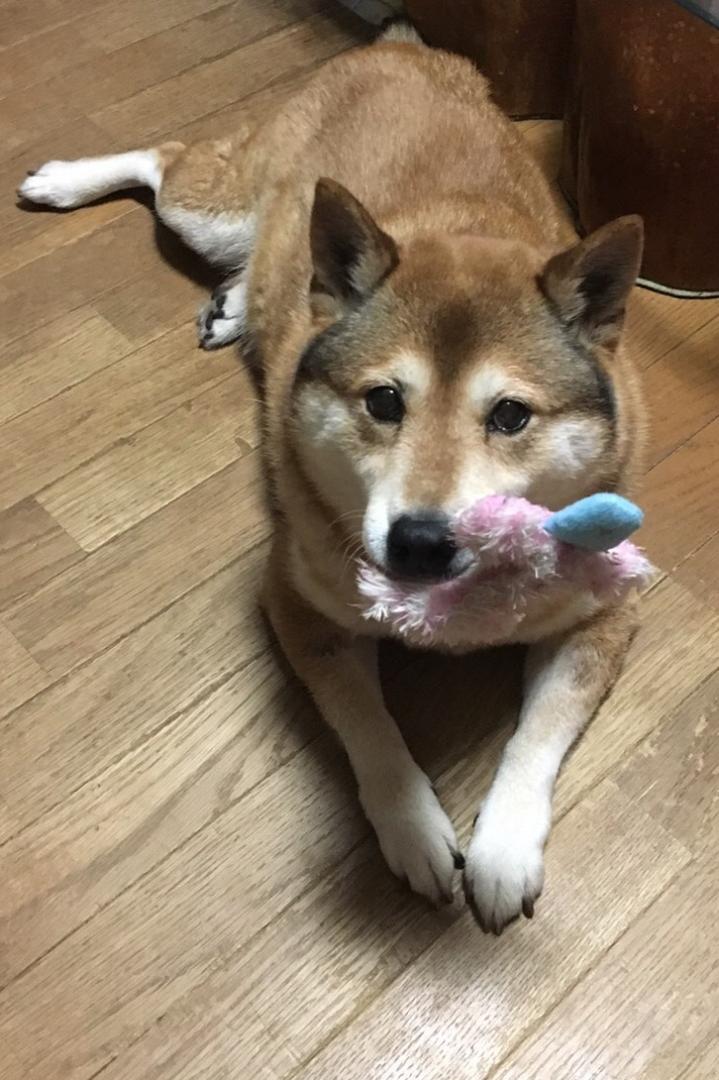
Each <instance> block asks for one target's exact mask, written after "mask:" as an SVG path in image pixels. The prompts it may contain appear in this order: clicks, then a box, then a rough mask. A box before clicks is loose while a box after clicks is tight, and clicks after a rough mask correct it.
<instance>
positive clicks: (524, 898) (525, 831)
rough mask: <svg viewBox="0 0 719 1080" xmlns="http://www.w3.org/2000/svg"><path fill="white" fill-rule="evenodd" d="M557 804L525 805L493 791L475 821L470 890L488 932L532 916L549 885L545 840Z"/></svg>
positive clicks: (478, 917)
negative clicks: (552, 809) (545, 882)
mask: <svg viewBox="0 0 719 1080" xmlns="http://www.w3.org/2000/svg"><path fill="white" fill-rule="evenodd" d="M550 820H551V805H550V802H549V800H544V799H537V800H536V802H533V803H531V804H528V803H526V802H524V801H522V803H521V806H518V805H517V803H516V802H515V803H514V804H512V803H511V802H510V801H509V799H506V800H505V799H504V798H501V797H500V798H493V795H492V793H491V792H490V794H489V796H488V798H487V800H486V802H485V804H484V806H483V807H482V811H481V813H480V815H479V818H478V819H477V823H476V825H475V830H474V835H473V837H472V840H471V843H470V845H469V850H468V852H467V859H466V865H465V870H464V893H465V896H466V898H467V903H468V904H469V906H470V908H471V910H472V913H473V914H474V917H475V919H476V920H477V922H478V923H479V925H480V927H481V928H482V930H483V931H484V932H485V933H493V934H497V935H499V934H501V933H502V931H503V930H504V928H505V926H508V925H509V923H511V922H514V920H515V919H518V918H519V916H520V915H521V914H524V915H526V917H527V918H528V919H531V918H532V916H533V915H534V903H535V900H537V898H538V897H539V895H540V893H541V891H542V886H543V884H544V844H545V841H546V839H547V834H548V832H549V825H550Z"/></svg>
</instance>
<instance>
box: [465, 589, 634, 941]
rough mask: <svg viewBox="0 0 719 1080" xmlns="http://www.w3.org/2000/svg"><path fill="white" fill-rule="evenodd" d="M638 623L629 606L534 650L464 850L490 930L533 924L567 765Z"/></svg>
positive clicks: (476, 902)
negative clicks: (510, 730)
mask: <svg viewBox="0 0 719 1080" xmlns="http://www.w3.org/2000/svg"><path fill="white" fill-rule="evenodd" d="M635 627H636V615H635V609H634V605H633V604H627V605H626V606H624V607H620V608H616V609H611V610H609V611H607V612H603V613H601V614H599V615H598V616H596V617H595V618H594V619H593V620H592V621H591V622H589V623H587V624H585V625H584V626H582V627H579V628H577V629H575V630H574V631H572V632H570V633H569V634H567V635H566V636H565V637H563V638H562V639H561V640H556V641H547V642H543V643H541V644H540V645H536V646H533V647H532V648H531V649H530V652H529V655H528V658H527V672H526V688H525V700H524V704H523V707H522V711H521V715H520V718H519V725H518V727H517V730H516V732H515V734H514V735H513V736H512V738H511V739H510V741H509V743H508V744H507V746H506V748H505V751H504V754H503V756H502V760H501V762H500V765H499V768H498V770H497V774H496V776H495V778H494V782H493V783H492V786H491V788H490V790H489V793H488V794H487V797H486V798H485V800H484V802H483V803H482V806H481V809H480V812H479V817H478V818H477V821H476V823H475V829H474V835H473V837H472V841H471V843H470V846H469V850H468V852H467V864H466V869H465V873H464V885H465V893H466V896H467V900H468V902H469V904H470V906H471V907H472V910H473V912H474V914H475V917H476V918H477V921H478V922H479V925H480V926H481V927H482V929H483V930H485V931H492V932H493V933H495V934H499V933H501V931H502V930H503V928H504V927H505V926H506V925H507V924H508V923H510V922H512V921H513V920H514V919H516V918H517V917H518V916H519V915H520V913H522V912H523V913H524V914H525V915H526V916H527V917H528V918H531V916H532V914H533V913H534V902H535V900H536V899H537V897H538V896H539V894H540V893H541V891H542V884H543V881H544V865H543V853H544V845H545V843H546V840H547V837H548V835H549V828H550V824H551V817H552V792H553V789H554V783H555V780H556V778H557V774H558V772H559V769H560V766H561V763H562V760H563V758H564V756H565V754H566V753H567V751H568V750H569V748H570V746H571V745H572V743H573V742H574V741H575V739H576V738H577V737H578V736H579V734H580V733H581V731H582V730H583V728H584V727H585V726H586V725H587V724H588V722H589V721H590V720H591V718H592V716H593V714H594V712H595V711H596V709H597V707H598V706H599V704H600V702H601V701H602V699H603V698H604V697H605V695H606V694H607V693H608V692H609V690H610V689H611V687H612V685H613V684H614V682H615V680H616V678H617V675H618V674H619V670H620V668H621V665H622V662H623V659H624V656H625V654H626V651H627V647H628V645H629V643H630V641H631V638H632V635H633V633H634V630H635Z"/></svg>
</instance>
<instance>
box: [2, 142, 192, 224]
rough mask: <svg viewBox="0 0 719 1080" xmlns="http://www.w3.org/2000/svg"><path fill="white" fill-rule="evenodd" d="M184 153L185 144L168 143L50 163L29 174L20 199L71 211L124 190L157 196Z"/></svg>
mask: <svg viewBox="0 0 719 1080" xmlns="http://www.w3.org/2000/svg"><path fill="white" fill-rule="evenodd" d="M183 149H184V146H183V144H182V143H166V144H165V145H164V146H161V147H158V148H157V149H153V150H131V151H129V152H128V153H126V154H106V155H105V156H103V157H89V158H78V159H77V160H76V161H48V162H46V163H45V165H41V166H40V168H39V169H36V170H34V171H32V172H30V173H28V175H27V177H26V178H25V180H23V182H22V184H21V185H20V187H19V188H18V195H20V196H21V197H22V198H23V199H28V200H29V201H30V202H34V203H40V204H42V205H44V206H56V207H59V208H61V209H71V208H72V207H76V206H84V205H85V203H89V202H92V201H93V200H94V199H99V198H101V197H102V196H103V195H110V194H111V193H112V192H113V191H121V190H122V189H124V188H132V187H149V188H151V189H152V190H153V191H154V192H155V194H157V192H158V191H159V190H160V187H161V185H162V177H163V173H164V169H165V165H166V164H167V163H168V161H169V160H172V159H174V157H175V156H176V155H177V154H178V153H179V152H181V151H182V150H183Z"/></svg>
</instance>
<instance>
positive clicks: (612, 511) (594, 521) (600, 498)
mask: <svg viewBox="0 0 719 1080" xmlns="http://www.w3.org/2000/svg"><path fill="white" fill-rule="evenodd" d="M643 520H644V514H643V513H642V511H641V510H640V509H639V507H638V506H637V505H636V504H635V503H633V502H630V501H629V499H625V498H624V497H623V496H621V495H615V494H613V493H611V492H600V493H599V494H597V495H589V496H588V497H587V498H586V499H580V500H579V501H578V502H575V503H571V505H569V506H565V507H564V509H563V510H558V511H557V513H556V514H552V515H551V517H549V518H547V520H546V522H545V523H544V527H545V529H546V530H547V532H549V533H551V534H552V536H555V537H556V538H557V540H562V541H564V543H565V544H573V545H574V546H575V547H581V548H586V549H587V550H589V551H609V549H610V548H613V547H616V546H617V544H621V542H622V541H623V540H626V539H627V537H629V536H631V535H632V533H633V532H636V530H637V529H638V528H639V527H640V525H641V524H642V522H643Z"/></svg>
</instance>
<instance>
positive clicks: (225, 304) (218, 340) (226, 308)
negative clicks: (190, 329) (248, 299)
mask: <svg viewBox="0 0 719 1080" xmlns="http://www.w3.org/2000/svg"><path fill="white" fill-rule="evenodd" d="M244 330H245V285H244V282H241V281H238V282H235V283H234V284H232V285H231V286H228V285H227V284H225V285H220V286H218V288H216V289H215V291H214V292H213V294H212V296H211V297H210V299H209V301H208V303H207V304H205V305H204V306H203V307H201V308H200V311H199V312H198V315H197V337H198V340H199V344H200V347H201V348H203V349H221V348H222V347H223V346H224V345H230V344H232V342H233V341H238V340H239V339H240V338H241V337H242V335H243V334H244Z"/></svg>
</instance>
